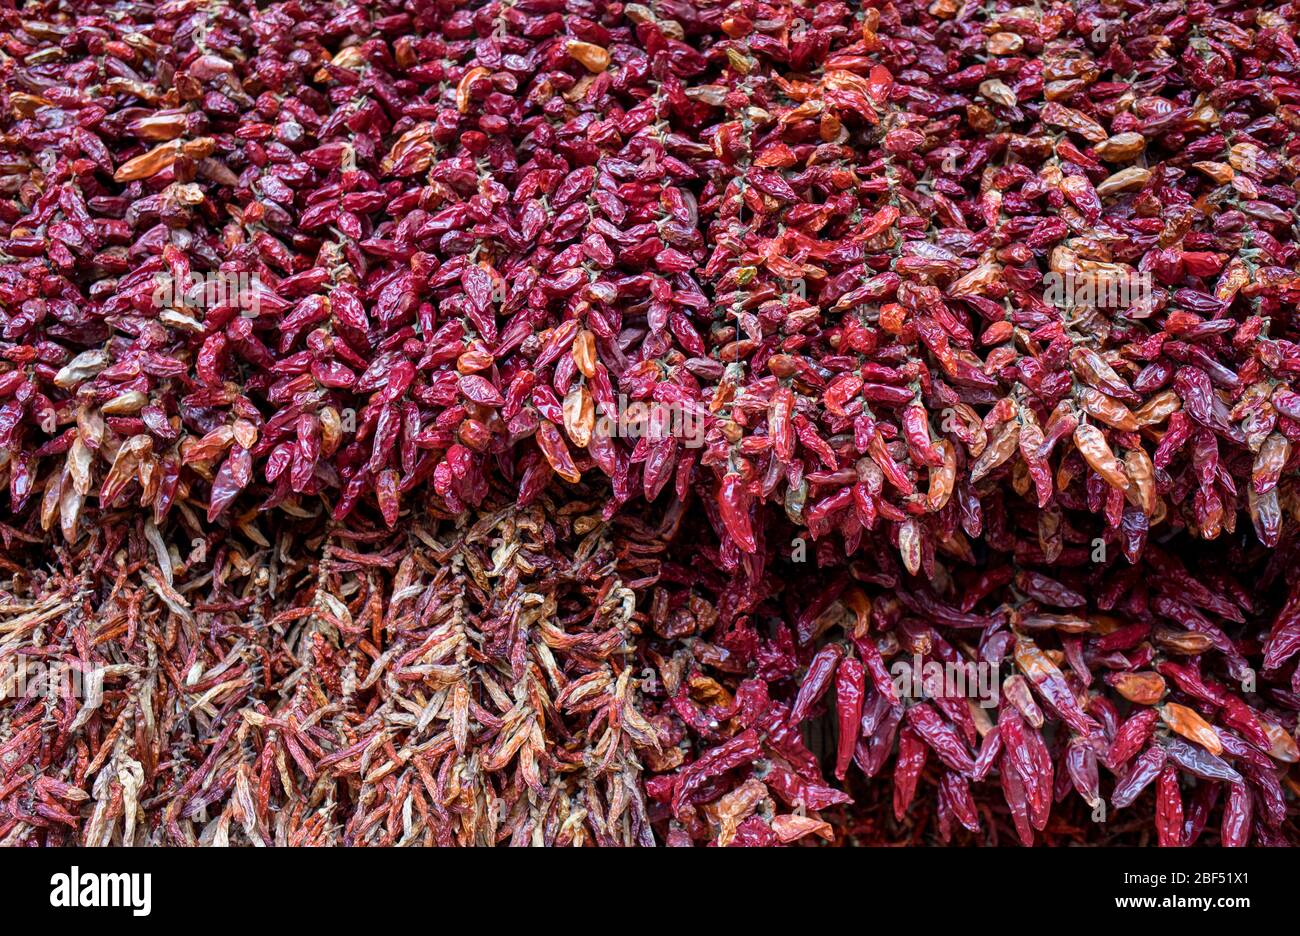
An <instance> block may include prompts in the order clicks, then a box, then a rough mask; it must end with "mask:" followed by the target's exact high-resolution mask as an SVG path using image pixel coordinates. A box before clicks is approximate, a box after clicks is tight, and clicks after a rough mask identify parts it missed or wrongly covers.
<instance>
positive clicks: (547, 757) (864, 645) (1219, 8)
mask: <svg viewBox="0 0 1300 936" xmlns="http://www.w3.org/2000/svg"><path fill="white" fill-rule="evenodd" d="M1298 29H1300V4H1296V3H1294V2H1291V3H1280V2H1275V0H1270V2H1266V3H1262V4H1261V3H1254V2H1245V0H1232V2H1210V0H1192V2H1181V0H1180V2H1167V3H1150V2H1137V0H1076V2H1064V0H1055V2H1049V0H1037V2H1032V3H1030V2H1025V3H1021V4H1018V3H1015V2H1012V0H989V2H985V3H978V4H977V3H960V2H957V0H931V2H916V0H863V2H855V3H847V2H837V0H826V2H820V3H816V4H804V3H794V2H784V3H761V2H755V0H693V2H687V0H650V2H647V3H645V4H642V3H617V2H603V0H488V2H481V0H471V2H468V3H455V4H454V3H449V2H435V0H416V2H397V0H373V2H368V3H361V2H342V3H339V2H325V0H283V2H271V3H250V2H228V0H166V2H144V0H113V2H103V0H96V2H91V0H71V2H61V3H56V2H53V0H44V2H34V3H25V4H22V5H21V8H19V7H18V5H17V4H14V3H13V2H12V0H0V443H2V445H0V449H2V451H0V482H3V483H2V484H0V487H2V488H3V492H2V493H0V568H2V570H3V571H2V572H0V843H5V844H87V845H99V844H146V843H149V844H169V845H179V844H238V845H246V844H272V843H278V844H293V845H300V844H349V845H351V844H358V845H359V844H374V845H395V844H414V843H424V844H436V845H452V844H461V845H473V844H514V845H530V844H541V845H591V844H594V845H653V844H669V845H690V844H697V845H706V844H713V845H720V846H727V845H775V844H791V843H798V844H812V843H814V842H821V841H827V842H833V843H836V844H845V843H858V844H884V843H891V844H893V843H912V844H934V843H939V842H945V843H946V842H955V843H961V844H990V845H992V844H1007V843H1017V842H1018V843H1022V844H1033V843H1047V844H1073V843H1084V844H1140V843H1146V842H1148V841H1154V842H1158V843H1159V844H1161V845H1170V846H1179V845H1191V844H1196V843H1201V844H1223V845H1246V844H1256V845H1284V844H1289V843H1291V842H1293V841H1295V840H1296V839H1297V837H1298V836H1300V830H1298V829H1297V825H1296V817H1297V815H1298V814H1300V809H1298V808H1297V805H1296V797H1297V795H1300V785H1297V778H1296V777H1295V776H1293V775H1292V770H1291V765H1293V764H1294V763H1296V762H1297V760H1300V749H1298V748H1297V743H1296V730H1297V717H1298V715H1300V666H1298V665H1297V664H1300V524H1298V523H1297V521H1298V520H1300V475H1298V473H1297V470H1296V468H1297V462H1298V461H1300V457H1298V456H1296V454H1295V453H1294V451H1293V449H1294V447H1295V443H1297V442H1300V391H1297V390H1293V389H1292V384H1293V383H1295V382H1296V381H1297V379H1300V320H1298V319H1297V311H1296V308H1297V300H1300V278H1298V273H1297V271H1298V270H1300V247H1298V246H1297V244H1298V243H1300V229H1297V226H1296V225H1297V221H1300V216H1298V215H1297V212H1296V208H1297V204H1298V203H1300V138H1298V135H1297V131H1300V46H1297V43H1296V33H1297V30H1298Z"/></svg>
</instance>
